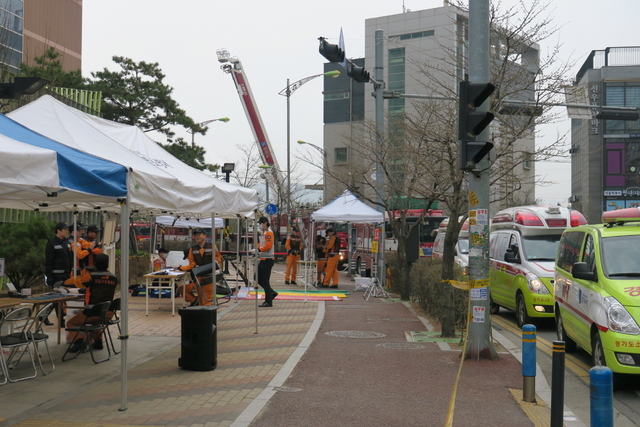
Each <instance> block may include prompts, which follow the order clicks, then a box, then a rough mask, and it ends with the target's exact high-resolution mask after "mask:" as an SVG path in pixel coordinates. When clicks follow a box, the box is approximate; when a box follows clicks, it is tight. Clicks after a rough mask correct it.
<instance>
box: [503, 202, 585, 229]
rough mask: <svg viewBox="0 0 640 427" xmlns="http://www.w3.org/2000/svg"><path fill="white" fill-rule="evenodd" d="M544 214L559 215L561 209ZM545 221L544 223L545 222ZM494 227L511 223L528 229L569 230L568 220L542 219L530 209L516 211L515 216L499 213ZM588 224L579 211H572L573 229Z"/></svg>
mask: <svg viewBox="0 0 640 427" xmlns="http://www.w3.org/2000/svg"><path fill="white" fill-rule="evenodd" d="M544 213H547V214H551V215H559V214H560V208H558V207H550V208H547V209H546V210H545V211H544ZM543 220H544V222H543ZM492 223H493V225H498V224H504V225H508V224H509V223H513V224H519V225H523V226H527V227H545V223H546V227H549V228H567V218H541V217H540V216H539V215H538V214H537V213H536V212H535V211H533V210H529V209H522V210H516V211H515V212H514V213H513V214H512V213H509V212H503V213H499V214H497V215H496V216H494V217H493V219H492ZM585 224H587V220H586V219H585V217H584V216H583V215H582V214H581V213H580V212H578V211H577V210H571V225H570V226H571V227H576V226H578V225H585Z"/></svg>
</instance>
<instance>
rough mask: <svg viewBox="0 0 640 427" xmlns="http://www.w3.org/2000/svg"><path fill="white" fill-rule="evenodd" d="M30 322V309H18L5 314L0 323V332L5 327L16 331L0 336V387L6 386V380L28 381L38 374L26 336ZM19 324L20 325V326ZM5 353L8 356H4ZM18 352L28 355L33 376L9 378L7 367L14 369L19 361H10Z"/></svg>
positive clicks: (13, 381)
mask: <svg viewBox="0 0 640 427" xmlns="http://www.w3.org/2000/svg"><path fill="white" fill-rule="evenodd" d="M32 321H33V319H32V318H31V309H30V308H29V307H19V308H16V309H15V310H12V311H10V312H9V313H7V314H6V315H5V316H4V318H3V319H2V321H1V322H0V330H2V329H3V327H4V326H5V325H9V326H10V327H13V328H14V329H15V330H16V332H14V333H11V334H8V335H4V336H0V365H2V366H1V367H2V373H3V374H4V382H3V383H1V384H0V385H2V384H6V382H7V380H8V381H9V382H12V383H15V382H18V381H23V380H29V379H31V378H35V377H36V375H37V374H38V371H37V368H36V362H35V360H33V354H32V353H31V349H30V348H29V347H30V346H29V344H30V341H29V338H27V334H26V330H27V329H28V328H29V327H30V325H31V322H32ZM21 323H22V325H20V324H21ZM5 351H7V352H8V353H9V354H8V355H5ZM19 351H26V352H28V353H29V357H30V358H31V365H32V366H33V375H27V376H24V377H21V378H16V379H12V378H11V377H10V376H9V365H11V364H13V365H14V366H13V367H15V366H16V365H17V364H18V362H19V361H20V359H18V360H16V361H14V362H12V359H13V357H14V356H15V355H16V353H17V352H19ZM5 356H8V357H5Z"/></svg>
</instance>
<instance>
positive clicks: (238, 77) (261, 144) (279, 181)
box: [216, 49, 289, 214]
mask: <svg viewBox="0 0 640 427" xmlns="http://www.w3.org/2000/svg"><path fill="white" fill-rule="evenodd" d="M216 54H217V55H218V62H220V63H221V64H222V65H221V66H220V69H222V71H224V72H225V73H227V74H231V77H232V78H233V82H234V83H235V85H236V90H237V91H238V96H239V97H240V102H242V107H243V108H244V112H245V114H246V115H247V119H248V120H249V125H250V126H251V130H252V131H253V136H254V138H255V140H256V143H257V144H258V151H259V152H260V157H261V158H262V161H263V163H264V164H265V165H267V166H269V168H268V171H267V174H266V175H267V176H268V177H269V178H268V181H270V183H271V185H272V187H274V188H276V189H277V191H278V195H279V197H281V198H283V199H284V200H287V198H288V197H289V194H288V192H287V191H286V190H285V189H286V187H285V185H284V182H285V180H284V177H283V176H282V171H281V170H280V167H279V166H278V161H277V160H276V157H275V156H274V154H273V148H272V147H271V141H270V140H269V136H268V135H267V131H266V130H265V128H264V123H262V117H260V111H258V106H257V104H256V102H255V99H254V97H253V92H251V87H250V86H249V80H248V79H247V75H246V74H245V72H244V68H243V67H242V62H240V60H239V59H238V58H237V57H235V56H234V57H231V55H230V54H229V51H228V50H227V49H218V50H217V51H216ZM287 214H288V212H287Z"/></svg>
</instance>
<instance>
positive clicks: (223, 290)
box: [191, 263, 233, 305]
mask: <svg viewBox="0 0 640 427" xmlns="http://www.w3.org/2000/svg"><path fill="white" fill-rule="evenodd" d="M216 267H217V269H216V279H215V281H214V284H215V288H214V289H215V291H214V294H213V295H214V298H215V299H214V300H209V298H207V295H206V294H205V293H204V292H203V290H202V285H201V284H200V281H201V280H202V279H204V278H211V277H212V273H213V264H205V265H203V266H201V267H196V268H193V269H191V280H192V281H193V283H195V284H196V289H197V290H198V295H202V299H203V300H204V301H206V302H210V303H213V302H214V301H215V305H220V304H225V303H227V302H229V301H231V294H233V291H232V290H231V287H230V286H229V283H227V279H226V278H225V277H224V274H223V273H222V270H220V268H219V266H218V263H216ZM218 294H220V295H222V297H221V298H218V297H217V295H218ZM223 299H224V300H226V301H224V302H220V300H223ZM199 303H200V298H199V297H198V304H199Z"/></svg>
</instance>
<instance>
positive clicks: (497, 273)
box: [489, 206, 587, 327]
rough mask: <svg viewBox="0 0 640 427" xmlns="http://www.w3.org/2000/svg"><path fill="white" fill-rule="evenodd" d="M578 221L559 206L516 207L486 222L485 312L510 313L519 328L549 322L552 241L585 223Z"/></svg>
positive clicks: (555, 246) (554, 243) (554, 244)
mask: <svg viewBox="0 0 640 427" xmlns="http://www.w3.org/2000/svg"><path fill="white" fill-rule="evenodd" d="M586 223H587V221H586V219H585V218H584V216H583V215H582V214H581V213H580V212H578V211H576V210H569V209H567V208H565V207H561V206H520V207H513V208H508V209H504V210H502V211H500V212H498V213H497V214H496V215H495V216H494V217H493V218H492V221H491V237H490V248H489V254H490V258H491V260H490V272H489V279H490V284H491V286H490V288H489V289H490V297H491V312H492V313H494V314H495V313H497V312H498V310H499V309H500V307H504V308H507V309H509V310H515V311H516V318H517V323H518V326H519V327H522V325H524V324H527V323H532V322H533V320H534V319H536V318H549V319H552V318H553V317H554V314H553V312H554V300H553V276H554V268H555V259H556V252H557V251H558V242H559V241H560V237H561V236H562V233H563V232H564V230H565V229H567V228H568V227H575V226H578V225H583V224H586Z"/></svg>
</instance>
